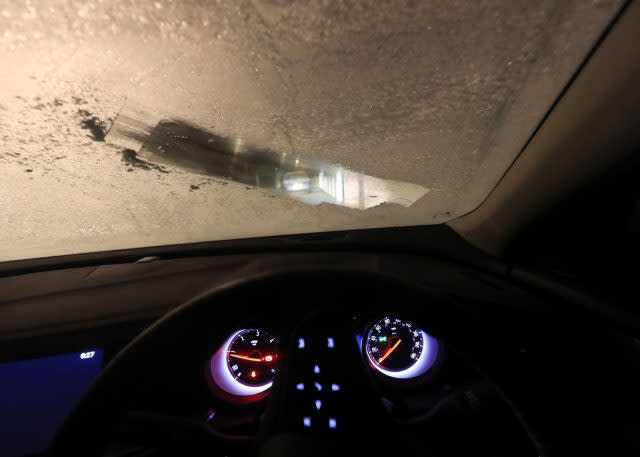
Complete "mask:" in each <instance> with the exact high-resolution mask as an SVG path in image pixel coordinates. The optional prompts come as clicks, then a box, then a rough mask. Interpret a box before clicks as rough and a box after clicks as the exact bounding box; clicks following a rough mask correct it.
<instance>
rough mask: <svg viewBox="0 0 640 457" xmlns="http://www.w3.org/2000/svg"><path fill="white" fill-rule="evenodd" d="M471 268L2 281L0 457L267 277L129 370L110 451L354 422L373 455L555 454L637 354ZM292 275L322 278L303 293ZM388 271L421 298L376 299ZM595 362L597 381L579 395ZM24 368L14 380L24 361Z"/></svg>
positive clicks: (356, 257) (104, 272) (263, 261)
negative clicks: (237, 290)
mask: <svg viewBox="0 0 640 457" xmlns="http://www.w3.org/2000/svg"><path fill="white" fill-rule="evenodd" d="M472 263H473V261H471V262H466V264H465V263H462V262H453V261H448V260H444V259H442V258H441V257H439V256H424V255H413V254H409V253H406V254H398V253H396V254H380V253H369V252H349V253H346V252H344V253H342V252H333V253H331V252H322V253H320V252H307V253H264V254H252V255H244V254H234V255H226V254H225V255H213V256H198V257H183V258H174V259H171V258H167V259H158V258H153V259H144V260H143V261H141V262H135V261H134V262H121V263H112V264H105V265H101V266H95V265H91V266H75V267H73V268H66V269H64V270H57V271H39V272H25V273H24V274H22V275H14V276H7V277H4V278H0V286H2V287H3V289H4V290H5V291H7V292H6V294H5V296H4V299H3V302H2V303H1V304H0V340H1V341H2V344H1V345H0V373H6V375H5V376H2V377H1V378H0V384H2V383H4V384H3V388H2V389H0V391H1V392H3V395H4V397H5V398H3V399H2V401H3V404H4V405H13V406H9V407H7V406H5V408H4V412H5V414H6V415H8V416H11V417H13V418H14V420H13V423H14V424H15V427H14V428H10V427H5V428H4V429H3V430H2V431H0V449H2V451H3V454H2V456H3V457H17V456H19V455H27V454H28V455H36V454H39V453H42V452H46V450H47V449H48V447H49V446H50V445H51V444H52V442H53V441H54V438H55V436H56V433H57V432H58V431H59V430H60V427H61V426H62V425H63V424H64V423H65V418H66V417H68V415H69V414H71V413H72V412H73V411H74V410H75V408H76V406H77V405H78V403H79V402H81V401H82V399H83V395H84V394H85V393H86V392H87V389H89V390H90V389H91V386H92V383H93V382H94V381H95V379H97V378H98V377H99V376H100V375H101V374H103V373H104V372H105V371H108V369H109V366H110V364H112V363H113V361H114V360H116V359H117V358H118V357H119V354H120V353H122V352H123V350H124V351H125V352H126V349H127V348H128V347H130V346H131V345H132V344H133V343H132V342H135V341H136V339H138V338H140V335H144V334H145V332H147V331H148V328H151V327H153V326H154V325H156V324H154V323H157V322H158V319H160V320H162V319H164V318H162V316H165V317H166V315H170V314H171V313H173V312H175V311H176V310H177V309H178V308H180V306H181V304H183V303H187V302H189V301H190V300H192V299H193V298H194V297H201V296H203V295H206V294H207V293H209V291H211V290H213V289H221V288H222V289H224V288H225V287H229V285H235V284H238V283H239V282H242V281H243V280H244V278H248V277H256V276H260V277H262V276H264V275H265V274H266V273H268V274H273V275H276V276H277V275H280V276H281V278H280V279H279V280H278V281H279V282H278V285H277V286H274V285H273V283H272V282H269V280H268V278H267V279H266V280H265V281H266V282H265V284H266V285H265V287H263V288H261V289H259V290H256V291H254V292H252V293H251V294H249V295H245V296H235V297H227V299H224V300H220V301H216V302H215V303H213V302H212V303H211V304H210V306H209V307H208V314H207V317H206V319H200V320H199V321H198V322H197V325H195V324H194V325H192V326H190V327H189V328H188V329H182V330H180V331H177V332H174V333H172V334H170V336H165V337H164V338H163V340H162V341H161V344H157V345H154V346H153V351H151V352H150V353H149V357H147V358H140V359H139V360H134V362H135V363H134V364H133V365H132V366H133V367H134V368H135V369H132V370H131V373H130V376H128V378H127V379H126V381H127V386H128V387H127V389H128V392H127V402H126V408H125V413H126V418H125V419H124V420H122V421H121V422H120V423H119V426H118V427H119V428H118V430H117V433H114V436H117V440H113V441H115V443H112V445H115V446H120V449H122V448H124V449H129V448H130V447H131V446H143V447H147V446H150V445H152V446H151V447H153V446H157V447H160V448H163V447H166V448H171V447H172V446H173V445H175V443H184V442H185V441H187V442H188V441H192V440H199V439H202V437H203V436H206V437H207V438H206V439H210V440H212V441H214V442H215V443H218V444H219V447H218V449H219V455H250V454H252V453H253V451H252V450H255V446H256V443H258V442H260V440H261V436H260V435H261V433H262V430H264V428H265V427H266V426H268V425H269V424H270V423H272V424H273V426H271V430H274V429H276V428H277V429H279V430H280V431H284V430H286V431H287V432H295V433H300V434H305V433H308V434H313V435H316V436H325V435H326V436H327V437H328V438H327V439H330V438H331V436H332V434H335V435H336V436H345V435H348V434H349V433H351V432H352V430H353V427H354V426H357V427H358V428H359V432H362V433H363V436H364V437H366V438H365V439H364V441H367V442H369V444H371V445H373V446H376V445H378V447H379V448H380V449H383V448H384V446H383V444H381V441H380V438H381V437H383V436H384V435H385V433H387V432H388V431H389V430H390V429H391V428H393V430H396V431H398V430H399V431H400V432H401V433H399V434H398V433H396V434H395V435H394V440H400V441H399V442H400V443H401V444H403V445H404V446H407V447H410V446H413V445H415V446H420V447H422V448H425V449H427V447H428V449H429V450H436V451H438V452H439V453H441V454H446V453H455V452H457V451H463V450H465V449H467V450H468V449H470V448H474V449H476V451H477V452H476V454H477V455H513V453H514V450H516V449H517V453H518V454H519V455H520V454H523V455H542V454H544V453H545V452H542V451H545V446H544V445H543V444H542V442H543V441H544V442H545V443H553V444H554V446H555V448H554V449H565V448H564V446H565V443H568V442H569V441H568V440H567V439H568V438H569V436H565V435H562V434H558V432H557V430H560V429H561V424H562V423H563V422H564V421H566V420H568V419H569V418H571V420H575V421H584V424H585V427H589V423H591V422H590V421H591V419H589V417H588V416H585V417H584V418H580V417H576V416H575V415H574V412H575V411H576V407H577V405H579V404H580V402H581V401H582V399H583V398H585V395H587V393H588V392H589V391H590V390H591V389H593V386H594V385H597V384H600V385H601V384H607V383H611V382H612V379H614V378H615V379H617V380H618V381H617V382H618V383H623V384H624V385H626V383H631V382H633V377H631V378H630V377H628V376H627V377H626V378H625V373H626V374H627V375H628V372H627V370H626V369H625V368H624V365H622V364H619V361H614V360H612V359H607V357H606V356H605V354H606V353H607V352H610V351H613V350H616V351H618V352H620V348H626V349H624V351H626V352H625V353H629V357H631V358H633V357H635V355H633V353H632V352H629V351H628V348H629V344H632V343H630V341H629V340H627V339H626V338H624V337H621V336H620V335H619V334H617V333H616V332H615V331H614V330H613V329H610V328H609V329H608V328H606V327H603V326H602V323H601V322H599V321H597V320H596V319H591V318H589V317H586V316H583V318H581V319H580V320H576V319H575V307H573V306H570V305H567V303H566V302H563V301H562V300H559V299H557V298H553V297H551V296H549V294H546V293H544V292H541V291H535V290H533V289H532V288H530V287H523V286H522V284H515V283H514V282H513V281H510V280H508V279H507V278H506V277H505V276H504V275H505V273H506V272H505V271H500V269H499V268H494V267H493V266H489V267H485V268H484V269H479V268H476V266H474V265H471V264H472ZM291 271H298V272H305V274H310V275H312V276H313V275H314V274H315V275H316V276H314V280H313V281H311V282H305V281H301V280H300V277H298V276H295V275H294V276H287V272H291ZM327 271H330V272H332V273H331V275H329V276H327V275H326V274H325V273H326V272H327ZM323 272H325V273H323ZM283 274H284V276H282V275H283ZM354 275H355V276H354ZM363 275H364V276H363ZM355 277H357V278H358V279H353V278H355ZM383 277H384V278H391V279H392V280H393V281H398V282H402V283H403V284H408V285H410V287H415V288H419V289H421V290H424V291H426V295H425V297H426V298H424V299H423V298H420V299H416V296H412V295H411V294H408V295H407V294H404V293H402V292H401V291H400V292H399V291H398V290H387V289H384V288H382V286H380V284H379V282H380V278H383ZM541 328H544V332H543V333H541V332H540V329H541ZM607 332H608V333H607ZM594 334H599V335H601V336H602V338H601V339H598V340H594V339H593V338H592V335H594ZM606 334H610V335H616V337H615V338H610V339H607V340H606V341H605V338H604V335H606ZM616 345H617V346H616ZM614 346H616V347H614ZM624 351H623V352H624ZM592 357H598V360H599V361H600V362H599V363H600V370H598V371H597V372H593V373H592V374H591V377H590V379H589V380H588V382H584V383H583V384H580V385H579V387H575V386H576V384H575V382H574V381H575V375H576V374H577V373H581V372H584V369H585V368H584V367H585V366H587V365H588V364H589V363H591V362H590V360H592ZM58 363H61V365H58ZM29 364H30V365H31V368H30V369H28V370H26V371H23V374H22V375H24V377H22V378H20V376H22V375H20V376H18V375H17V374H16V373H18V372H19V371H20V370H18V369H17V367H18V368H20V367H23V366H25V365H29ZM65 364H66V365H65ZM3 370H4V371H3ZM550 373H553V376H551V375H550ZM8 380H10V381H12V382H13V384H11V386H7V383H8V382H9V381H8ZM70 380H74V382H70ZM532 385H535V389H534V390H532V387H531V386H532ZM567 386H572V389H570V390H569V389H567ZM623 387H624V386H623ZM11 389H13V390H11ZM29 389H31V390H29ZM620 391H621V392H622V391H624V389H622V388H621V389H620ZM33 392H40V394H41V395H44V396H45V397H47V398H48V399H46V398H43V397H37V396H34V395H33ZM7 398H13V399H14V401H13V402H12V403H11V402H7V401H6V399H7ZM63 398H64V399H66V400H64V401H62V399H63ZM29 399H30V400H33V401H28V400H29ZM51 399H57V400H60V401H58V402H55V401H50V400H51ZM113 401H114V402H116V401H120V399H119V398H114V400H113ZM283 405H286V411H287V414H286V417H281V416H278V414H279V412H278V410H279V409H280V412H281V410H282V407H283ZM10 408H13V409H10ZM607 408H608V406H606V405H604V404H597V405H596V406H595V407H594V411H599V412H600V413H602V412H603V411H607ZM550 411H554V414H553V415H551V416H550V415H549V412H550ZM38 417H43V418H44V417H46V418H48V419H49V423H47V424H44V423H40V422H38V421H37V420H35V419H34V418H38ZM374 417H375V418H379V422H376V421H373V422H372V420H371V418H374ZM265 424H266V425H265ZM452 429H455V430H456V434H457V435H459V436H464V440H456V439H452V433H451V430H452ZM563 433H566V431H565V432H563ZM21 437H22V438H21ZM505 437H508V438H505ZM35 438H38V439H35ZM20 439H22V440H23V441H22V443H27V444H28V445H29V446H31V447H30V448H27V447H24V446H27V444H24V446H23V447H22V448H21V447H20V446H19V444H20ZM425 441H426V442H428V444H429V445H428V446H427V447H425V446H426V445H425ZM9 442H10V443H12V444H15V446H14V447H10V446H9V445H8V444H7V443H9ZM547 446H548V445H547ZM436 455H437V453H436Z"/></svg>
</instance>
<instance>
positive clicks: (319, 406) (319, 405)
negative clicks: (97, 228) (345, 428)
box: [316, 400, 322, 411]
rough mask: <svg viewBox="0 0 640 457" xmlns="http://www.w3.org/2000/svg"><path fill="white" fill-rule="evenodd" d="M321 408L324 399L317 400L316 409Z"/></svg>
mask: <svg viewBox="0 0 640 457" xmlns="http://www.w3.org/2000/svg"><path fill="white" fill-rule="evenodd" d="M320 408H322V400H316V409H317V410H318V411H320Z"/></svg>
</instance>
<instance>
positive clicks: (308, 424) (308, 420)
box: [302, 417, 311, 428]
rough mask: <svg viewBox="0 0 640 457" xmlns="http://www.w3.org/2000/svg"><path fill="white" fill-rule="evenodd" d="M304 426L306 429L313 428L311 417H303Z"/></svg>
mask: <svg viewBox="0 0 640 457" xmlns="http://www.w3.org/2000/svg"><path fill="white" fill-rule="evenodd" d="M302 425H304V427H305V428H309V427H311V418H310V417H303V418H302Z"/></svg>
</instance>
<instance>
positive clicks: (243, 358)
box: [227, 329, 276, 386]
mask: <svg viewBox="0 0 640 457" xmlns="http://www.w3.org/2000/svg"><path fill="white" fill-rule="evenodd" d="M275 362H276V339H275V338H274V337H272V336H271V335H269V334H268V333H266V332H263V331H260V330H255V329H251V330H242V331H240V332H239V333H238V334H236V336H235V337H234V338H233V340H232V341H231V344H229V351H228V352H227V366H228V368H229V371H230V372H231V374H232V375H233V377H234V379H235V380H236V381H238V382H240V383H242V384H245V385H247V386H263V385H265V384H266V383H269V382H271V381H273V376H274V374H275V372H276V369H275Z"/></svg>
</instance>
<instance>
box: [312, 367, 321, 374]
mask: <svg viewBox="0 0 640 457" xmlns="http://www.w3.org/2000/svg"><path fill="white" fill-rule="evenodd" d="M313 372H314V373H315V374H320V367H319V366H318V365H315V366H314V367H313Z"/></svg>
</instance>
